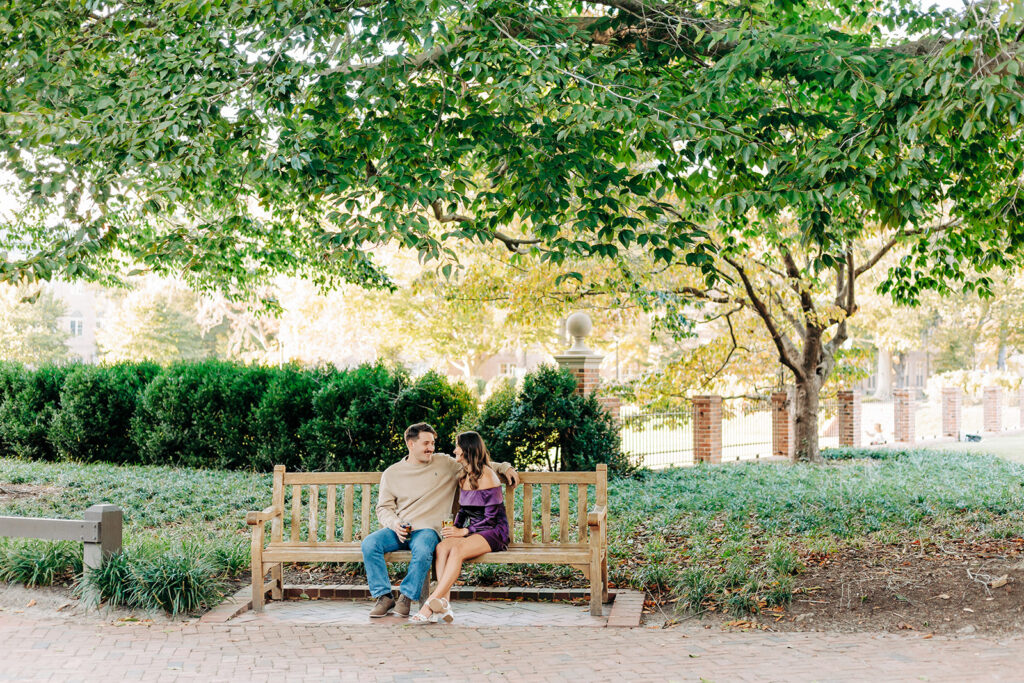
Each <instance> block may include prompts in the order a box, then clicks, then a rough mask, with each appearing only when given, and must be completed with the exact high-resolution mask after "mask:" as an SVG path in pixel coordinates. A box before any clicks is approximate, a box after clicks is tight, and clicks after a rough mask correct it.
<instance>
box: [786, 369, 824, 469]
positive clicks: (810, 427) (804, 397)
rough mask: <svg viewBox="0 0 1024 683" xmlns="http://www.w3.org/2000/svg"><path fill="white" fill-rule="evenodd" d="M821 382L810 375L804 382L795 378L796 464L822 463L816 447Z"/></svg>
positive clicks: (813, 375) (816, 377) (817, 376)
mask: <svg viewBox="0 0 1024 683" xmlns="http://www.w3.org/2000/svg"><path fill="white" fill-rule="evenodd" d="M822 383H823V380H822V379H821V378H820V376H819V375H817V374H811V375H810V376H808V377H807V379H806V380H801V379H799V378H797V380H796V397H795V401H794V403H795V404H794V406H793V411H794V421H795V423H796V426H795V429H794V433H793V438H794V439H796V453H795V455H794V459H795V461H796V462H824V460H823V458H822V457H821V448H820V447H819V445H818V405H819V404H818V392H820V391H821V385H822Z"/></svg>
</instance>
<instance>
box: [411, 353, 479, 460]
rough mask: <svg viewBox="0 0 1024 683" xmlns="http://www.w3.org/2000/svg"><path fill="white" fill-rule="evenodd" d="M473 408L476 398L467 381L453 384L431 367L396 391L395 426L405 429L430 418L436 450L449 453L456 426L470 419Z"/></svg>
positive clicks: (453, 443)
mask: <svg viewBox="0 0 1024 683" xmlns="http://www.w3.org/2000/svg"><path fill="white" fill-rule="evenodd" d="M475 412H476V401H475V400H474V399H473V395H472V394H471V393H470V391H469V389H468V388H467V387H466V385H464V384H462V383H458V384H452V383H450V382H449V381H448V379H447V378H446V377H444V376H443V375H441V374H439V373H437V372H434V371H433V370H431V371H430V372H428V373H426V374H424V375H422V376H421V377H419V378H418V379H417V380H416V381H415V382H414V383H413V384H412V385H411V386H408V387H406V388H405V389H403V390H402V392H401V393H400V394H399V395H398V400H397V402H396V404H395V427H396V428H397V429H400V430H402V431H404V430H405V427H407V426H408V425H411V424H414V423H416V422H429V423H430V426H431V427H433V428H434V429H435V430H436V431H437V443H436V444H435V448H436V450H437V451H438V452H441V453H451V452H452V451H453V450H455V434H456V432H457V431H458V428H459V426H460V425H462V424H464V423H465V422H466V420H467V419H472V416H473V414H474V413H475Z"/></svg>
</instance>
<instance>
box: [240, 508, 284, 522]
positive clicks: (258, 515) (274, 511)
mask: <svg viewBox="0 0 1024 683" xmlns="http://www.w3.org/2000/svg"><path fill="white" fill-rule="evenodd" d="M283 515H284V510H282V509H281V508H280V507H279V506H277V505H271V506H270V507H268V508H266V509H264V510H263V511H261V512H247V513H246V514H245V523H246V524H248V525H249V526H255V525H256V524H262V523H263V522H269V521H270V520H272V519H274V518H275V517H282V516H283Z"/></svg>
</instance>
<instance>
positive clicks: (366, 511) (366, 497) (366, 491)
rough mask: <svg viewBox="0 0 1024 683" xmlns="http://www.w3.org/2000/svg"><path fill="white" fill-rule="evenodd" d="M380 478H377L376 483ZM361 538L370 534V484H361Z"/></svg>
mask: <svg viewBox="0 0 1024 683" xmlns="http://www.w3.org/2000/svg"><path fill="white" fill-rule="evenodd" d="M379 482H380V480H379V479H378V483H379ZM362 532H363V538H366V537H367V536H369V535H370V485H369V484H363V526H362Z"/></svg>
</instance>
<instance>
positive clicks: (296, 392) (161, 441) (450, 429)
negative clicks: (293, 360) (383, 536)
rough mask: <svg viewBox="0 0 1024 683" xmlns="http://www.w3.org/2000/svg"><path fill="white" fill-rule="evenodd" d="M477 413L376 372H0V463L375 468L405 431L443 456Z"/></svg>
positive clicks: (444, 389)
mask: <svg viewBox="0 0 1024 683" xmlns="http://www.w3.org/2000/svg"><path fill="white" fill-rule="evenodd" d="M475 409H476V408H475V404H474V401H473V399H472V396H471V395H470V393H469V390H468V389H466V388H465V387H464V386H463V385H461V384H454V385H453V384H451V383H450V382H449V381H448V380H447V379H445V378H444V377H443V376H441V375H439V374H437V373H427V374H426V375H424V376H422V377H420V378H418V379H417V380H412V379H411V378H410V376H409V373H408V372H407V371H406V370H404V369H401V368H398V369H395V368H390V367H388V366H386V365H384V364H383V363H376V364H365V365H361V366H359V367H356V368H352V369H346V370H338V369H335V368H330V367H328V368H321V369H309V370H307V369H300V368H297V367H284V368H266V367H259V366H246V365H241V364H238V363H229V362H223V361H202V362H191V363H177V364H174V365H171V366H169V367H166V368H161V367H160V366H158V365H156V364H153V363H120V364H116V365H109V366H88V365H65V366H45V367H41V368H38V369H35V370H33V369H29V368H26V367H24V366H21V365H18V364H14V363H0V455H6V456H11V455H13V456H17V457H21V458H26V459H30V460H63V461H72V462H94V461H106V462H114V463H120V464H159V465H179V466H185V467H206V468H218V469H251V470H255V471H261V472H265V471H267V470H269V469H270V468H271V467H273V466H274V465H275V464H283V465H286V466H287V467H288V468H289V469H305V470H327V469H347V470H380V469H382V468H384V467H386V466H387V465H389V464H391V463H392V462H394V461H395V460H396V459H398V458H399V457H401V456H402V455H404V454H405V445H404V443H403V442H402V432H403V430H404V429H405V427H406V426H407V425H408V424H410V423H412V422H419V421H424V420H425V421H427V422H430V423H431V424H433V425H434V426H435V428H437V429H438V432H439V434H441V435H442V437H441V439H440V441H441V443H442V446H443V445H444V444H448V446H447V450H448V452H450V449H451V446H450V443H451V441H452V438H453V437H454V434H455V429H456V427H457V425H459V424H462V423H464V422H466V421H467V420H469V419H471V418H472V415H473V413H474V412H475Z"/></svg>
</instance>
